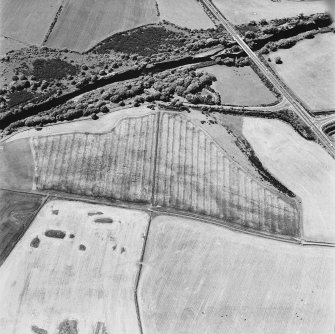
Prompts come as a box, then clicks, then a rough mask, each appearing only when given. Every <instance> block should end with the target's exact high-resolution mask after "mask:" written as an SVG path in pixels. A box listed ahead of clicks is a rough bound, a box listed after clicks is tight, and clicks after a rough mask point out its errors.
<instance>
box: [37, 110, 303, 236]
mask: <svg viewBox="0 0 335 334" xmlns="http://www.w3.org/2000/svg"><path fill="white" fill-rule="evenodd" d="M158 115H159V114H158V113H152V114H150V115H146V116H139V117H129V118H124V119H122V120H121V121H120V122H119V123H117V124H116V127H115V128H114V129H113V130H112V131H111V132H108V133H105V134H92V133H91V134H89V133H68V134H61V135H50V136H41V137H35V138H33V140H32V145H33V152H34V161H35V163H36V167H35V172H36V174H35V178H34V187H35V188H36V189H40V190H58V191H65V192H70V193H75V194H82V195H89V196H103V197H107V198H114V199H120V200H128V201H141V202H147V203H150V202H152V201H153V203H154V204H157V205H161V206H168V207H173V208H177V209H182V210H190V211H193V212H196V213H201V214H206V215H210V216H214V217H217V218H221V219H224V220H225V221H228V222H229V223H230V224H232V225H234V226H240V227H245V228H250V229H256V230H259V231H264V232H268V233H275V234H282V235H289V236H297V235H299V206H298V203H297V202H296V201H295V200H294V199H292V198H289V197H288V196H286V195H283V194H281V193H279V192H278V191H276V190H274V189H273V188H272V187H268V186H264V183H262V182H261V181H260V180H259V179H257V178H255V177H254V176H251V175H250V174H249V172H248V171H247V170H245V169H244V168H243V167H242V166H241V165H239V164H238V163H236V162H235V160H233V158H232V157H231V156H230V155H229V154H227V152H226V151H224V150H222V149H221V148H220V146H219V145H218V144H216V143H215V142H214V141H213V139H212V138H211V137H210V136H209V135H208V134H207V133H206V132H205V130H204V129H202V128H200V127H199V126H196V125H195V124H194V123H193V122H192V121H191V120H188V119H187V118H185V117H184V116H181V115H178V114H176V113H161V116H158ZM158 117H159V119H158ZM158 126H159V128H158ZM158 129H159V130H158ZM157 131H158V132H159V134H160V135H159V138H157V137H156V133H157ZM155 163H156V165H155ZM152 196H153V197H152Z"/></svg>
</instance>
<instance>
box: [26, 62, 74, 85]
mask: <svg viewBox="0 0 335 334" xmlns="http://www.w3.org/2000/svg"><path fill="white" fill-rule="evenodd" d="M78 72H79V68H78V67H77V66H74V65H72V64H70V63H68V62H66V61H64V60H62V59H59V58H54V59H43V58H41V59H36V60H34V61H33V70H32V75H33V76H34V77H35V78H36V79H37V80H54V79H57V80H58V79H62V78H65V77H66V76H67V75H76V74H77V73H78Z"/></svg>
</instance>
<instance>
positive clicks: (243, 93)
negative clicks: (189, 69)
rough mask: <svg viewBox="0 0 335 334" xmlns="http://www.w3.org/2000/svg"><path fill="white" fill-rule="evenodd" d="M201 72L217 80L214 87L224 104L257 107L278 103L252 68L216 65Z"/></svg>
mask: <svg viewBox="0 0 335 334" xmlns="http://www.w3.org/2000/svg"><path fill="white" fill-rule="evenodd" d="M198 71H199V70H198ZM200 71H202V72H207V73H211V74H213V75H214V76H215V77H216V78H217V81H215V82H213V84H212V87H213V89H215V91H217V92H218V93H219V94H220V96H221V103H222V104H228V105H245V106H257V105H260V104H270V103H273V102H276V97H275V95H274V94H273V93H272V92H271V91H270V90H269V89H268V88H267V87H266V86H265V85H264V84H263V82H262V80H261V79H260V78H259V76H258V75H257V74H256V73H255V72H254V71H253V69H252V68H251V67H250V66H247V67H239V68H236V67H228V66H223V65H214V66H209V67H205V68H202V69H201V70H200ZM236 87H238V89H236Z"/></svg>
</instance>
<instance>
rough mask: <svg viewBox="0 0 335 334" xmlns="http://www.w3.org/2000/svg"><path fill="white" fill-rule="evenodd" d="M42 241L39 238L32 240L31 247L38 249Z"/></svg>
mask: <svg viewBox="0 0 335 334" xmlns="http://www.w3.org/2000/svg"><path fill="white" fill-rule="evenodd" d="M40 242H41V240H40V239H39V237H37V236H36V237H35V238H34V239H33V240H31V242H30V247H32V248H38V246H39V245H40Z"/></svg>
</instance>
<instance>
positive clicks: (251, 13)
mask: <svg viewBox="0 0 335 334" xmlns="http://www.w3.org/2000/svg"><path fill="white" fill-rule="evenodd" d="M213 3H214V4H215V5H216V6H217V8H218V9H219V10H220V11H221V13H222V14H223V15H224V16H225V17H226V18H227V19H228V20H230V21H231V22H232V23H233V24H242V23H248V22H250V21H252V20H255V21H259V20H261V19H266V20H271V19H276V18H284V17H289V16H294V15H298V14H300V13H303V14H305V15H309V14H314V13H323V12H325V11H326V10H327V5H326V3H325V1H322V0H321V1H320V0H316V1H290V0H281V1H271V0H253V1H249V0H238V1H236V0H213Z"/></svg>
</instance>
